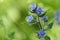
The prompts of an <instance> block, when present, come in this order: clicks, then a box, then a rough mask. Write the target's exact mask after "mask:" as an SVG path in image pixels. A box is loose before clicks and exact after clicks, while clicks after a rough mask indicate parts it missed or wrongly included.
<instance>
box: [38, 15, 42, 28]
mask: <svg viewBox="0 0 60 40" xmlns="http://www.w3.org/2000/svg"><path fill="white" fill-rule="evenodd" d="M38 25H39V27H40V29H42V25H41V23H40V19H39V16H38Z"/></svg>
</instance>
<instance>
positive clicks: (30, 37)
mask: <svg viewBox="0 0 60 40" xmlns="http://www.w3.org/2000/svg"><path fill="white" fill-rule="evenodd" d="M33 3H37V4H38V7H42V8H44V9H45V10H47V9H49V11H48V12H47V14H46V15H48V17H49V21H51V20H52V19H54V18H53V14H54V12H55V11H56V10H58V9H59V8H60V0H0V40H40V39H38V38H37V36H36V33H37V32H38V31H39V27H38V26H34V25H33V26H30V25H28V23H27V22H26V20H25V18H26V16H27V15H29V13H30V12H29V8H28V7H29V5H31V4H33ZM12 33H13V34H14V35H13V34H12ZM46 33H47V35H48V36H49V37H50V38H51V40H60V26H58V25H56V23H55V22H54V25H53V27H52V29H51V30H47V31H46ZM11 34H12V35H11ZM9 35H10V36H9Z"/></svg>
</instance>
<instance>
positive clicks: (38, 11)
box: [36, 8, 44, 14]
mask: <svg viewBox="0 0 60 40" xmlns="http://www.w3.org/2000/svg"><path fill="white" fill-rule="evenodd" d="M43 12H44V9H42V8H37V9H36V13H37V14H42V13H43Z"/></svg>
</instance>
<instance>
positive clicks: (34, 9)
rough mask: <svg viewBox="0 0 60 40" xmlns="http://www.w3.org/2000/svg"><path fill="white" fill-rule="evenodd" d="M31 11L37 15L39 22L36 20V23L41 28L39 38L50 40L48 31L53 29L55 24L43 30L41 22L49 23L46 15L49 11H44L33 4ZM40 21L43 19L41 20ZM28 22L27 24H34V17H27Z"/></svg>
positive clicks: (50, 24)
mask: <svg viewBox="0 0 60 40" xmlns="http://www.w3.org/2000/svg"><path fill="white" fill-rule="evenodd" d="M29 10H30V12H31V13H34V14H36V15H37V20H38V21H36V20H35V22H36V23H37V24H38V26H39V28H40V29H39V30H40V31H39V32H38V33H37V34H38V37H40V38H45V39H47V40H50V39H49V37H48V36H47V35H46V30H47V29H51V28H52V25H53V22H50V23H49V24H48V25H47V27H46V28H45V27H44V28H43V27H42V25H41V20H42V21H43V22H48V16H46V15H45V14H46V13H47V10H46V11H44V9H43V8H41V7H38V6H37V4H32V5H30V7H29ZM40 19H41V20H40ZM26 21H27V22H32V21H34V16H33V15H29V16H27V17H26Z"/></svg>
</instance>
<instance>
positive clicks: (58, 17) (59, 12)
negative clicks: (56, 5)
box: [54, 9, 60, 25]
mask: <svg viewBox="0 0 60 40" xmlns="http://www.w3.org/2000/svg"><path fill="white" fill-rule="evenodd" d="M54 19H55V20H56V23H57V24H58V25H59V24H60V9H59V10H57V11H56V12H55V13H54Z"/></svg>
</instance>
